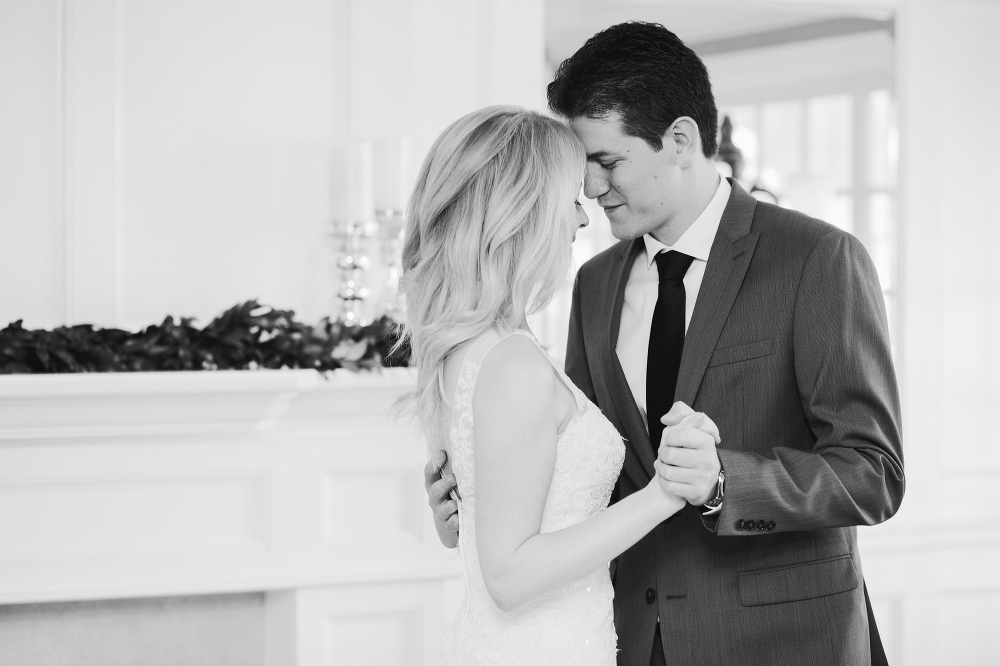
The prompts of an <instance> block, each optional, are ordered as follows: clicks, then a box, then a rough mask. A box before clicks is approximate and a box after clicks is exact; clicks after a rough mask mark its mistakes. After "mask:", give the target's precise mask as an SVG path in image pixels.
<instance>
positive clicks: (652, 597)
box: [646, 588, 656, 604]
mask: <svg viewBox="0 0 1000 666" xmlns="http://www.w3.org/2000/svg"><path fill="white" fill-rule="evenodd" d="M654 601H656V590H654V589H653V588H649V589H648V590H646V603H647V604H651V603H653V602H654Z"/></svg>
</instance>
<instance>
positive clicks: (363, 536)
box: [0, 369, 460, 663]
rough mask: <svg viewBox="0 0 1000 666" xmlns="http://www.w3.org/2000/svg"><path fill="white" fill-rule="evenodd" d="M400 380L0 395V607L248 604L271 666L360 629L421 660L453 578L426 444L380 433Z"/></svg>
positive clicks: (205, 380)
mask: <svg viewBox="0 0 1000 666" xmlns="http://www.w3.org/2000/svg"><path fill="white" fill-rule="evenodd" d="M414 381H415V373H414V372H413V371H412V370H407V369H386V370H382V371H380V372H362V373H350V372H347V371H336V372H334V373H330V374H329V375H327V376H323V375H320V374H319V373H317V372H314V371H309V370H287V371H269V370H265V371H233V372H163V373H123V374H100V375H99V374H89V375H44V376H38V375H21V376H5V377H0V534H2V535H3V537H2V538H0V603H6V604H10V603H26V602H44V601H57V600H58V601H66V600H81V599H111V598H123V597H152V596H169V595H187V594H205V593H219V592H242V591H262V590H263V591H267V592H268V593H269V597H268V651H269V656H270V660H271V661H272V662H273V663H311V662H310V660H311V659H312V658H313V657H317V658H318V656H319V653H318V652H316V651H317V650H320V651H322V650H329V649H334V648H331V647H330V645H331V643H330V641H331V640H334V644H336V643H337V641H340V648H339V649H342V650H346V651H348V652H349V651H350V650H352V649H353V648H352V646H351V645H350V644H349V643H350V641H351V637H352V635H355V633H356V632H355V629H356V628H357V627H358V626H359V625H358V623H359V622H361V623H362V624H363V623H364V622H369V621H370V622H374V623H376V624H377V626H379V627H381V629H380V631H387V632H388V634H387V635H386V640H387V641H388V642H390V643H391V642H392V641H394V640H398V641H400V644H401V645H403V644H405V645H406V646H407V648H408V649H410V650H412V649H423V650H425V651H427V654H428V656H429V657H430V658H429V659H428V660H427V661H433V655H435V654H436V651H437V649H438V639H439V635H440V633H441V629H442V628H441V623H442V622H443V619H444V618H445V616H446V615H447V609H448V607H449V605H450V603H451V602H450V601H449V600H450V599H451V598H452V597H453V596H454V589H455V586H456V585H457V584H458V583H457V581H458V579H459V576H460V565H459V562H458V560H457V558H456V553H455V552H453V551H448V550H446V549H444V548H442V547H441V545H440V544H439V543H438V541H437V536H436V534H435V532H434V528H433V525H432V523H431V522H430V513H429V511H428V509H427V504H426V496H425V494H424V489H423V478H422V468H423V465H424V462H425V460H426V452H425V447H424V443H423V442H422V440H421V439H420V438H419V436H418V433H417V432H416V428H415V425H414V424H413V422H412V421H411V420H409V419H408V418H400V419H395V418H393V417H392V416H391V415H390V411H391V407H392V405H393V403H394V402H395V401H396V399H397V398H398V397H399V396H401V395H403V394H404V393H406V392H407V391H409V390H412V388H413V386H414ZM387 590H390V591H391V592H390V593H389V594H386V591H387ZM376 591H377V593H376ZM359 600H361V601H359ZM401 600H404V601H405V603H404V602H403V601H401ZM400 603H402V606H400ZM319 617H322V618H326V619H325V620H323V622H320V621H319V620H318V619H316V618H319ZM310 618H313V619H310ZM338 618H339V620H338ZM341 620H343V622H342V623H341V625H342V626H341V628H340V629H338V626H339V625H338V622H339V621H341ZM324 623H325V624H324ZM415 627H416V629H415ZM394 628H395V629H394ZM393 631H396V634H393ZM331 632H332V634H331ZM330 636H334V638H333V639H331V638H330ZM345 641H346V643H345ZM414 641H416V644H414ZM418 645H419V646H422V647H418ZM310 654H312V655H313V657H310V656H309V655H310Z"/></svg>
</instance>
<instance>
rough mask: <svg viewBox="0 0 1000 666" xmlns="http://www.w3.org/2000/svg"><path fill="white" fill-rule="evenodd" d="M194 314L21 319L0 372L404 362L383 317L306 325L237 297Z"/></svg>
mask: <svg viewBox="0 0 1000 666" xmlns="http://www.w3.org/2000/svg"><path fill="white" fill-rule="evenodd" d="M193 321H194V320H193V319H191V318H182V319H181V320H180V322H179V323H178V322H175V321H174V318H173V317H170V316H168V317H167V318H166V319H164V320H163V323H162V324H158V325H157V324H154V325H152V326H148V327H147V328H146V329H144V330H142V331H140V332H138V333H131V332H129V331H123V330H120V329H116V328H103V329H102V328H94V327H93V326H92V325H90V324H79V325H76V326H61V327H59V328H57V329H55V330H52V331H46V330H28V329H25V328H24V327H22V326H21V320H18V321H15V322H13V323H11V324H10V325H9V326H7V328H5V329H3V330H0V374H17V373H64V372H145V371H157V370H255V369H258V368H272V369H281V368H312V369H315V370H319V371H325V370H335V369H337V368H347V369H350V370H360V369H362V368H367V369H372V368H376V367H379V366H407V365H409V360H410V355H409V350H408V349H407V348H405V347H404V348H402V349H400V350H399V351H398V352H396V353H395V354H392V353H391V350H392V348H393V346H394V345H395V344H396V342H397V340H398V339H399V336H400V332H399V327H398V325H397V323H396V322H395V321H394V320H392V319H390V318H389V317H385V316H383V317H381V318H379V319H377V320H376V321H374V322H372V323H371V324H368V325H367V326H348V325H345V324H344V323H343V322H339V321H330V320H329V319H327V318H325V319H322V320H321V321H320V322H319V323H318V324H317V325H315V326H310V325H308V324H303V323H302V322H299V321H296V320H295V313H294V312H293V311H291V310H275V309H273V308H270V307H267V306H261V305H260V304H258V303H257V301H247V302H246V303H241V304H239V305H236V306H234V307H232V308H230V309H229V310H227V311H226V312H224V313H222V314H221V315H219V316H218V317H216V318H215V319H214V320H212V322H210V323H209V324H208V325H207V326H205V327H204V328H200V329H199V328H198V327H197V326H195V325H194V324H193Z"/></svg>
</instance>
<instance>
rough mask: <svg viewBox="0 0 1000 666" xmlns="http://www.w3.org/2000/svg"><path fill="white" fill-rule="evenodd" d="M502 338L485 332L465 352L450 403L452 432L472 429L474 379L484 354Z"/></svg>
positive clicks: (494, 332)
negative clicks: (467, 428)
mask: <svg viewBox="0 0 1000 666" xmlns="http://www.w3.org/2000/svg"><path fill="white" fill-rule="evenodd" d="M504 337H506V336H501V335H499V334H498V333H497V332H496V331H487V332H486V333H484V334H483V335H481V336H480V337H479V339H478V340H476V341H475V342H473V343H472V344H471V345H469V349H468V350H467V351H466V352H465V358H463V359H462V365H461V366H460V367H459V369H458V380H457V381H456V382H455V393H454V395H453V396H452V401H451V405H452V407H451V431H452V432H458V433H462V432H464V430H465V428H466V427H472V392H473V390H474V389H475V386H476V377H478V376H479V366H480V364H481V363H482V362H483V359H484V358H485V357H486V354H487V353H488V352H489V351H490V350H491V349H493V347H494V346H496V344H497V343H498V342H500V341H501V340H503V338H504ZM484 342H485V344H484Z"/></svg>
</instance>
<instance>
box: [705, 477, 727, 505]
mask: <svg viewBox="0 0 1000 666" xmlns="http://www.w3.org/2000/svg"><path fill="white" fill-rule="evenodd" d="M725 496H726V472H725V471H724V470H722V469H720V470H719V481H718V483H716V485H715V497H713V498H712V499H710V500H708V501H707V502H705V508H706V509H718V508H719V507H721V506H722V500H723V499H724V498H725ZM712 513H715V511H712Z"/></svg>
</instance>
